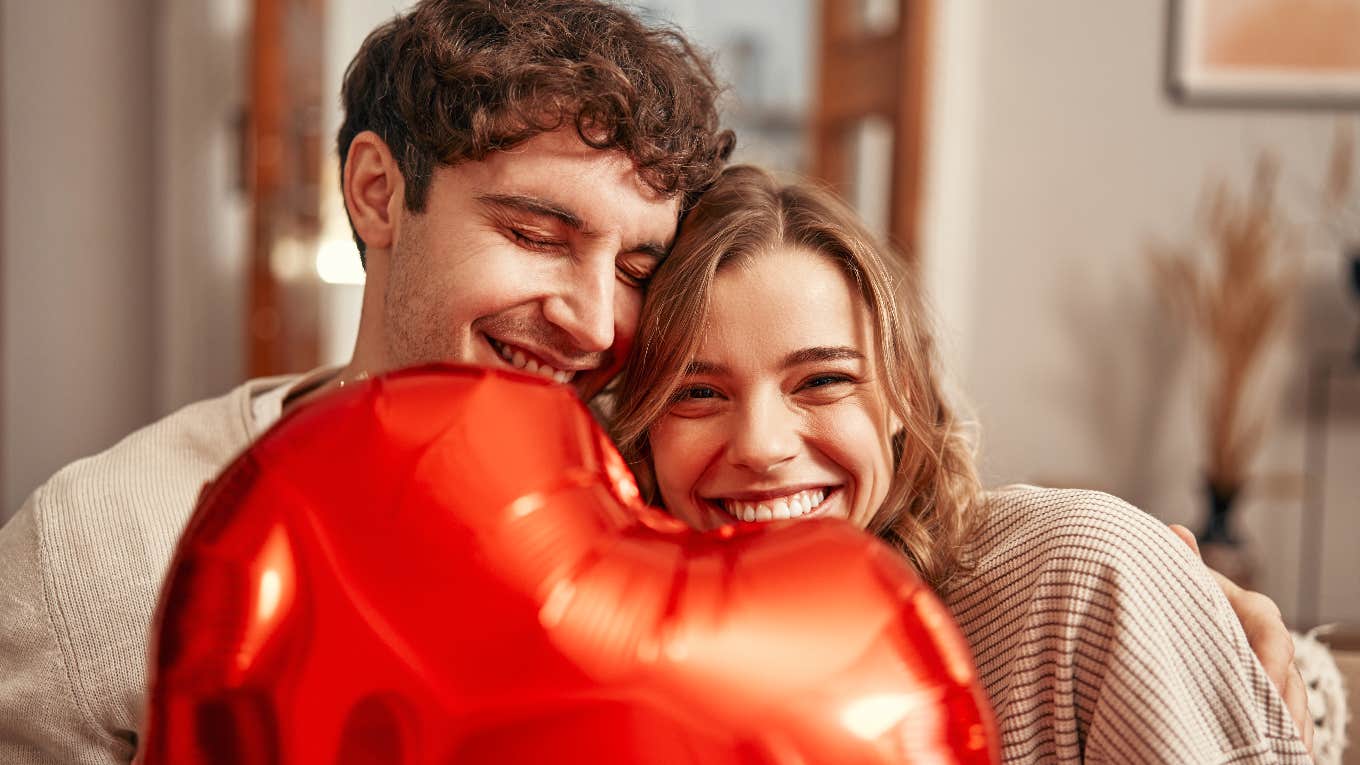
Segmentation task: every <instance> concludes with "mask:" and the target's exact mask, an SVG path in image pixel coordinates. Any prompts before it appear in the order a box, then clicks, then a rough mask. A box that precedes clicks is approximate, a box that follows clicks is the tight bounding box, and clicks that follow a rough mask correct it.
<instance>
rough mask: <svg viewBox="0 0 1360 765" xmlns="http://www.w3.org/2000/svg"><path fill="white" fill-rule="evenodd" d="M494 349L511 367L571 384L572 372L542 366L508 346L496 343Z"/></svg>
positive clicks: (545, 365)
mask: <svg viewBox="0 0 1360 765" xmlns="http://www.w3.org/2000/svg"><path fill="white" fill-rule="evenodd" d="M493 347H495V349H496V352H497V353H499V354H500V355H501V358H503V359H505V360H506V361H508V362H510V366H512V367H514V368H515V369H523V370H524V371H525V372H528V373H529V374H531V375H538V376H539V377H546V378H547V379H549V380H556V381H557V382H560V383H568V382H571V376H572V372H569V371H564V370H560V369H553V368H552V367H550V366H548V365H547V364H541V363H539V362H538V361H535V360H534V359H531V358H528V357H526V356H525V355H524V353H523V352H522V351H512V350H510V346H508V345H503V344H501V343H495V344H494V346H493Z"/></svg>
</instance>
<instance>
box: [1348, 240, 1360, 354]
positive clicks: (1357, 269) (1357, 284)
mask: <svg viewBox="0 0 1360 765" xmlns="http://www.w3.org/2000/svg"><path fill="white" fill-rule="evenodd" d="M1346 264H1347V265H1348V266H1349V267H1350V277H1351V294H1352V296H1353V297H1354V298H1355V299H1356V301H1360V247H1352V248H1350V250H1349V251H1347V253H1346ZM1354 353H1355V359H1354V360H1355V362H1356V363H1357V364H1360V335H1357V337H1356V343H1355V351H1354Z"/></svg>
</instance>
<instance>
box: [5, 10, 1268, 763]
mask: <svg viewBox="0 0 1360 765" xmlns="http://www.w3.org/2000/svg"><path fill="white" fill-rule="evenodd" d="M716 90H717V89H716V85H715V82H714V79H713V76H712V74H711V71H710V69H709V68H708V65H707V64H706V63H705V62H704V61H703V60H702V59H701V58H699V57H698V56H696V55H695V54H694V52H693V51H692V50H691V49H690V47H689V45H688V43H687V42H686V41H685V40H684V39H683V38H681V37H679V36H678V35H676V34H674V33H670V32H665V31H657V30H652V29H648V28H646V27H644V26H643V25H641V24H640V23H639V22H638V20H637V19H635V18H634V17H633V16H631V15H630V14H628V13H626V12H624V11H621V10H618V9H616V8H613V7H611V6H607V5H603V4H600V3H598V2H595V1H593V0H500V1H499V2H487V1H486V0H481V1H480V2H470V1H467V0H464V1H458V0H424V2H422V3H420V4H419V5H418V6H417V7H416V8H415V9H414V10H412V11H411V12H409V13H408V14H406V15H403V16H401V17H398V18H397V19H394V20H393V21H392V22H390V23H389V24H387V25H385V26H383V27H381V28H379V29H378V30H376V31H375V32H374V33H373V34H372V35H371V36H370V37H369V39H368V40H367V41H366V42H365V43H364V46H363V47H362V49H361V50H360V51H359V53H358V55H357V56H356V58H355V59H354V61H353V62H352V63H351V65H350V68H349V70H348V72H347V73H346V77H345V84H344V92H343V99H344V105H345V114H346V116H345V122H344V124H343V126H342V127H341V130H340V136H339V156H340V161H341V169H342V173H341V174H342V183H343V190H344V197H345V205H346V209H347V212H348V214H349V218H350V222H351V225H352V227H353V229H354V234H355V239H356V242H358V244H359V248H360V251H361V253H362V255H361V257H362V258H363V260H364V263H365V267H366V270H367V272H368V279H367V283H366V285H365V287H364V302H363V309H362V316H361V319H360V327H359V334H358V339H357V341H356V344H355V349H354V354H353V357H352V358H351V360H350V362H349V363H348V364H347V365H345V366H344V367H343V368H341V369H339V370H321V371H318V372H314V373H311V374H309V375H306V376H304V377H296V376H294V377H282V378H274V379H265V380H252V381H250V382H247V383H246V384H245V385H243V386H241V387H240V388H238V389H236V390H235V391H232V392H231V393H229V394H227V395H226V396H224V397H222V398H219V399H215V400H210V401H204V402H199V403H197V404H193V405H190V406H189V407H186V408H185V409H183V410H181V411H179V412H177V413H175V414H173V415H171V416H169V417H167V418H166V419H164V420H161V421H160V422H157V423H154V424H152V425H150V426H148V427H147V428H144V429H143V430H140V431H138V432H136V433H134V434H132V435H130V436H128V437H127V438H126V439H124V440H123V441H122V442H121V443H119V444H117V445H116V446H114V447H113V448H111V449H109V450H108V451H106V452H104V453H102V454H100V455H97V456H95V457H91V458H89V459H85V460H81V461H79V462H76V463H74V464H72V465H70V466H68V467H67V468H65V469H63V470H62V471H60V472H59V473H57V474H56V475H55V476H54V477H53V478H52V479H51V480H50V481H49V482H48V483H47V484H45V485H44V486H42V487H41V488H39V489H38V490H37V491H36V492H34V494H33V496H32V497H30V499H29V500H28V502H27V503H25V505H24V507H23V508H22V509H21V510H20V512H19V513H18V515H16V516H15V518H14V519H13V520H12V521H11V522H10V523H9V524H8V525H6V526H5V527H4V528H3V529H0V560H2V561H4V566H3V568H0V761H2V762H6V763H11V762H13V763H57V762H60V763H112V762H127V761H128V760H129V759H131V758H132V757H133V756H134V755H135V753H136V751H137V743H138V735H139V731H140V730H141V728H142V724H143V708H144V706H145V693H146V669H145V667H146V661H147V659H146V651H147V642H148V635H149V630H150V620H151V613H152V609H153V607H154V605H155V601H156V596H157V592H158V589H159V586H160V583H161V580H162V578H163V576H164V574H165V570H166V567H167V565H168V562H169V557H170V555H171V553H172V551H173V549H174V545H175V542H176V540H177V538H178V535H179V534H180V532H181V530H182V529H183V526H184V523H185V522H186V521H187V519H188V516H189V514H190V512H191V511H192V509H193V507H194V503H195V501H196V499H197V495H198V492H199V490H200V488H201V487H202V485H203V484H204V483H205V482H206V481H208V480H210V479H211V478H212V477H213V476H214V475H215V474H216V473H217V472H218V471H219V470H220V469H221V468H222V467H223V466H225V465H226V464H227V463H228V462H229V461H230V460H231V459H232V458H233V457H234V456H236V455H237V454H238V453H239V452H240V451H241V450H243V449H244V448H245V447H246V446H248V445H249V443H250V442H251V441H252V440H253V439H254V438H256V437H257V436H258V435H260V434H261V433H263V432H264V431H265V430H266V429H267V428H268V427H269V426H270V425H271V424H272V423H273V422H275V421H276V420H277V419H278V418H279V416H281V413H282V412H283V411H285V410H287V409H289V408H291V407H296V406H299V405H301V404H303V403H304V402H305V401H307V400H308V399H309V398H311V397H313V396H316V395H319V394H321V393H322V392H324V391H327V390H332V389H335V388H337V387H341V386H343V385H345V384H347V383H349V382H352V381H354V380H358V379H362V378H364V377H367V376H370V375H375V374H379V373H381V372H384V371H387V370H390V369H395V368H399V367H403V366H408V365H411V364H415V363H420V362H424V361H432V360H457V361H465V362H472V363H479V364H486V365H492V366H497V365H504V366H508V367H513V368H518V369H525V370H527V371H529V372H531V373H535V374H539V375H542V376H544V377H551V378H553V379H557V380H560V381H562V382H566V383H569V384H571V385H573V386H574V387H575V388H576V389H577V390H578V391H579V392H580V393H581V395H582V396H583V397H585V398H589V397H590V396H592V395H594V394H595V393H596V392H598V391H599V390H600V388H601V387H602V386H603V385H604V383H605V382H606V381H607V380H608V379H609V378H610V377H611V376H612V375H613V373H614V372H615V371H616V369H617V368H618V366H619V364H620V362H621V360H622V358H623V357H624V355H625V354H626V353H627V351H628V347H629V343H630V341H631V338H632V333H633V329H634V326H635V323H636V318H637V313H638V309H639V305H640V302H641V290H642V287H643V285H644V284H645V282H646V280H647V277H648V275H649V274H650V272H651V270H652V269H653V268H654V267H655V265H656V263H657V261H658V260H659V259H660V258H661V257H662V256H663V255H664V254H665V252H666V249H667V248H668V247H669V245H670V242H671V240H672V238H673V237H674V233H675V229H676V223H677V220H678V218H679V214H680V212H681V210H682V208H683V206H684V204H685V202H686V200H687V199H688V198H690V197H691V196H692V195H693V194H695V193H697V192H698V191H700V190H701V189H702V188H703V186H704V185H705V184H706V183H707V182H708V181H709V180H710V179H711V178H713V177H714V176H715V175H716V173H717V172H718V170H719V169H720V167H721V165H722V163H723V162H724V161H725V159H726V158H727V155H728V153H729V151H730V149H731V146H732V137H731V134H730V133H729V132H726V131H722V130H719V128H718V124H717V112H716V109H715V107H714V100H715V95H716ZM1243 613H1244V621H1245V623H1246V624H1247V625H1248V627H1249V632H1250V631H1251V627H1252V625H1256V627H1257V631H1259V632H1262V634H1265V635H1266V636H1267V637H1268V638H1270V640H1271V641H1272V643H1273V644H1278V641H1279V639H1280V636H1281V635H1282V634H1283V631H1282V628H1281V627H1279V621H1278V616H1275V618H1274V621H1271V619H1270V616H1271V614H1269V613H1265V614H1264V617H1263V616H1262V611H1261V609H1260V608H1259V607H1257V608H1256V609H1255V610H1252V609H1251V608H1248V609H1247V610H1246V611H1244V612H1243ZM1285 640H1286V642H1287V637H1286V638H1285ZM1259 652H1260V651H1259V650H1258V653H1259ZM1286 662H1287V660H1286ZM1277 666H1279V667H1283V666H1285V664H1279V663H1277ZM1282 672H1283V670H1282Z"/></svg>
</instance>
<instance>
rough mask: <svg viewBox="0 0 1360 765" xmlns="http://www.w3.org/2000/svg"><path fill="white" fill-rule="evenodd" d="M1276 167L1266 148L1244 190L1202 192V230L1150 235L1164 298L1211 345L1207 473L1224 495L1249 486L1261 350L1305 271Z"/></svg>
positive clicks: (1258, 428)
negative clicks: (1184, 237)
mask: <svg viewBox="0 0 1360 765" xmlns="http://www.w3.org/2000/svg"><path fill="white" fill-rule="evenodd" d="M1278 178H1279V166H1278V163H1277V162H1276V161H1275V159H1274V157H1273V156H1271V155H1270V154H1266V153H1263V154H1261V155H1260V157H1259V158H1258V159H1257V162H1256V166H1255V171H1254V173H1253V175H1252V181H1251V186H1250V188H1249V190H1248V191H1247V193H1245V194H1239V193H1237V192H1236V191H1234V190H1233V188H1232V187H1230V186H1229V185H1228V183H1227V182H1225V181H1223V180H1218V181H1215V182H1212V183H1210V184H1209V185H1208V186H1207V187H1206V189H1205V192H1204V196H1203V200H1202V209H1201V213H1200V216H1199V220H1198V231H1197V233H1198V236H1197V238H1196V240H1195V241H1193V242H1190V243H1180V244H1173V243H1169V242H1165V241H1160V240H1157V241H1153V242H1151V243H1149V244H1148V245H1147V248H1146V249H1147V255H1148V260H1149V262H1150V264H1151V267H1152V272H1153V276H1154V279H1155V283H1156V285H1157V287H1158V289H1159V290H1160V291H1161V293H1162V295H1163V297H1164V298H1165V299H1166V300H1167V301H1168V302H1169V303H1170V304H1171V306H1172V308H1173V309H1175V310H1176V311H1177V312H1178V313H1179V314H1180V315H1181V316H1182V317H1183V318H1184V319H1185V320H1186V321H1187V323H1188V324H1189V325H1190V327H1191V328H1192V329H1193V330H1194V331H1195V333H1196V335H1198V336H1199V337H1200V338H1201V339H1202V340H1203V341H1204V342H1205V343H1206V345H1207V350H1208V352H1209V357H1210V364H1211V370H1210V372H1211V377H1210V380H1209V383H1208V386H1207V390H1206V391H1205V392H1206V404H1207V411H1206V417H1207V420H1206V426H1207V429H1208V433H1207V435H1208V439H1207V444H1206V447H1207V450H1208V454H1207V458H1208V464H1207V465H1206V466H1205V478H1206V479H1207V480H1208V482H1209V483H1210V485H1211V486H1212V487H1213V488H1214V489H1215V490H1216V491H1218V492H1222V493H1223V494H1224V495H1231V494H1233V493H1235V492H1236V491H1237V490H1239V489H1241V488H1242V486H1243V485H1244V484H1245V483H1246V479H1247V474H1248V470H1249V468H1250V464H1251V461H1252V458H1253V457H1254V456H1255V453H1256V450H1257V449H1258V448H1259V446H1260V444H1261V440H1262V438H1263V436H1264V432H1265V428H1266V423H1267V417H1266V416H1265V415H1264V413H1261V412H1255V411H1251V410H1250V409H1249V408H1248V407H1247V406H1246V403H1247V396H1248V394H1249V392H1250V389H1251V387H1252V386H1253V385H1255V384H1257V382H1256V381H1257V378H1258V374H1257V369H1258V367H1259V365H1260V361H1261V358H1262V357H1263V356H1264V355H1265V351H1266V350H1267V348H1268V347H1269V346H1270V344H1271V343H1272V342H1273V340H1274V339H1275V337H1276V336H1277V335H1278V334H1279V332H1280V330H1281V329H1282V327H1283V326H1284V324H1285V322H1286V318H1287V316H1288V314H1289V311H1290V304H1291V302H1292V297H1293V295H1294V290H1295V286H1296V285H1297V282H1298V277H1299V259H1298V258H1297V257H1296V255H1297V253H1296V251H1295V248H1294V247H1293V246H1292V244H1293V242H1292V240H1293V236H1292V233H1291V230H1290V227H1289V224H1288V223H1287V222H1286V220H1285V219H1284V216H1283V214H1282V213H1281V212H1280V210H1279V208H1278V207H1277V205H1276V201H1275V189H1276V186H1277V182H1278Z"/></svg>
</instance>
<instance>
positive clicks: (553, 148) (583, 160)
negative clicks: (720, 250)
mask: <svg viewBox="0 0 1360 765" xmlns="http://www.w3.org/2000/svg"><path fill="white" fill-rule="evenodd" d="M479 164H481V165H483V168H482V169H483V172H481V173H478V175H480V176H482V178H481V180H482V183H481V184H480V185H481V186H482V188H481V189H480V190H479V196H483V197H491V198H497V199H502V200H504V199H515V198H518V199H520V200H522V201H524V202H525V203H526V206H533V205H535V204H537V205H539V206H543V207H546V208H550V209H552V210H556V211H557V212H559V213H562V214H565V215H568V216H571V217H573V218H575V219H576V221H577V222H578V223H579V228H580V229H581V230H583V231H587V232H590V233H601V232H608V231H612V230H620V231H632V232H634V234H635V235H637V236H643V235H645V236H646V237H648V238H658V237H659V238H663V239H665V240H666V241H669V240H670V238H671V236H672V234H673V233H674V228H675V224H676V221H677V220H678V218H679V214H680V199H679V196H678V195H670V196H667V195H665V194H662V193H660V192H657V191H656V190H655V189H653V188H652V187H651V186H650V185H648V184H647V183H646V182H645V181H644V180H643V179H642V177H641V175H640V174H639V173H638V171H637V168H636V167H635V165H634V163H633V161H632V160H631V159H630V158H629V157H628V156H627V155H626V154H624V153H623V152H621V151H618V150H616V149H595V148H592V147H590V146H587V145H586V144H585V143H583V142H582V141H581V139H580V137H579V136H577V135H576V133H575V132H574V131H569V132H567V133H566V134H564V133H563V131H557V132H555V133H544V134H541V135H538V136H535V137H534V138H532V139H530V140H528V141H525V142H524V143H523V144H520V145H519V146H516V147H514V148H511V149H508V150H506V151H502V152H496V153H494V154H492V155H490V156H488V157H487V158H486V159H485V160H483V161H482V162H481V163H479ZM559 217H560V216H559Z"/></svg>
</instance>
